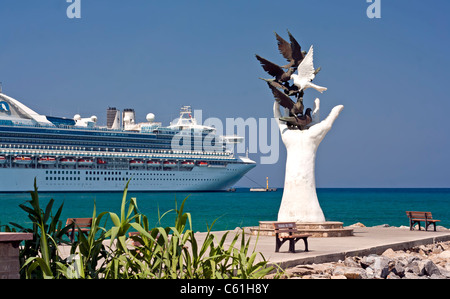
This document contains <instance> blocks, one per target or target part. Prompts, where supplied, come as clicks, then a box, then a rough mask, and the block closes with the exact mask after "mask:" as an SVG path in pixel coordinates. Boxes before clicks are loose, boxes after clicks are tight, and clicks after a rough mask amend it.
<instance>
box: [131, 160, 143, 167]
mask: <svg viewBox="0 0 450 299" xmlns="http://www.w3.org/2000/svg"><path fill="white" fill-rule="evenodd" d="M130 166H136V167H140V166H144V161H141V160H131V161H130Z"/></svg>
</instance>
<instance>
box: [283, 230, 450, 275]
mask: <svg viewBox="0 0 450 299" xmlns="http://www.w3.org/2000/svg"><path fill="white" fill-rule="evenodd" d="M442 229H444V228H442ZM281 278H298V279H450V242H441V243H435V244H428V245H421V246H418V247H413V248H410V249H408V250H396V251H394V250H392V249H387V250H386V251H385V252H383V253H382V254H381V255H376V254H371V255H368V256H363V257H347V258H346V259H345V260H344V261H338V262H334V263H323V264H312V265H299V266H296V267H293V268H289V269H286V270H285V273H284V274H282V276H281Z"/></svg>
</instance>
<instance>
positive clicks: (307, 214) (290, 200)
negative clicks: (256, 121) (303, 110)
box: [273, 99, 344, 222]
mask: <svg viewBox="0 0 450 299" xmlns="http://www.w3.org/2000/svg"><path fill="white" fill-rule="evenodd" d="M342 109H344V106H342V105H339V106H336V107H334V108H333V109H332V110H331V112H330V114H329V115H328V117H327V118H326V119H325V120H323V121H320V119H319V111H320V100H319V99H316V100H315V103H314V110H313V113H312V115H311V116H312V119H313V121H312V123H311V124H310V126H309V128H308V129H307V130H295V129H289V128H288V127H287V125H286V123H285V122H282V121H280V120H279V118H280V117H282V116H281V112H280V104H279V103H278V102H276V101H275V103H274V106H273V114H274V117H275V119H276V120H277V123H278V126H279V128H280V132H281V139H282V140H283V143H284V145H285V146H286V150H287V158H286V173H285V179H284V191H283V198H282V202H281V206H280V211H279V213H278V221H297V222H324V221H325V216H324V215H323V212H322V209H321V208H320V205H319V201H318V199H317V193H316V183H315V160H316V152H317V148H318V147H319V144H320V143H321V142H322V140H323V138H324V137H325V135H326V134H327V133H328V132H329V131H330V129H331V127H332V126H333V123H334V121H335V120H336V119H337V117H338V116H339V114H340V113H341V111H342ZM285 113H287V112H286V111H285Z"/></svg>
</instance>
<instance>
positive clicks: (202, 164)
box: [197, 161, 208, 167]
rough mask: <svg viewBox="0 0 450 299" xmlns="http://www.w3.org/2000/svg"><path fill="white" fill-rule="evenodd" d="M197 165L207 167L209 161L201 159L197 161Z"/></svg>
mask: <svg viewBox="0 0 450 299" xmlns="http://www.w3.org/2000/svg"><path fill="white" fill-rule="evenodd" d="M197 165H198V166H200V167H206V166H208V162H204V161H200V162H198V163H197Z"/></svg>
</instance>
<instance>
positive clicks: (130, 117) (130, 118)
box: [122, 109, 136, 130]
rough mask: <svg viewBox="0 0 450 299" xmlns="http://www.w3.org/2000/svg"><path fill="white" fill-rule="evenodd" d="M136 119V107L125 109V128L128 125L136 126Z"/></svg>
mask: <svg viewBox="0 0 450 299" xmlns="http://www.w3.org/2000/svg"><path fill="white" fill-rule="evenodd" d="M135 119H136V118H135V113H134V109H123V114H122V122H123V128H124V129H125V130H126V129H127V127H131V126H134V121H135Z"/></svg>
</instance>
